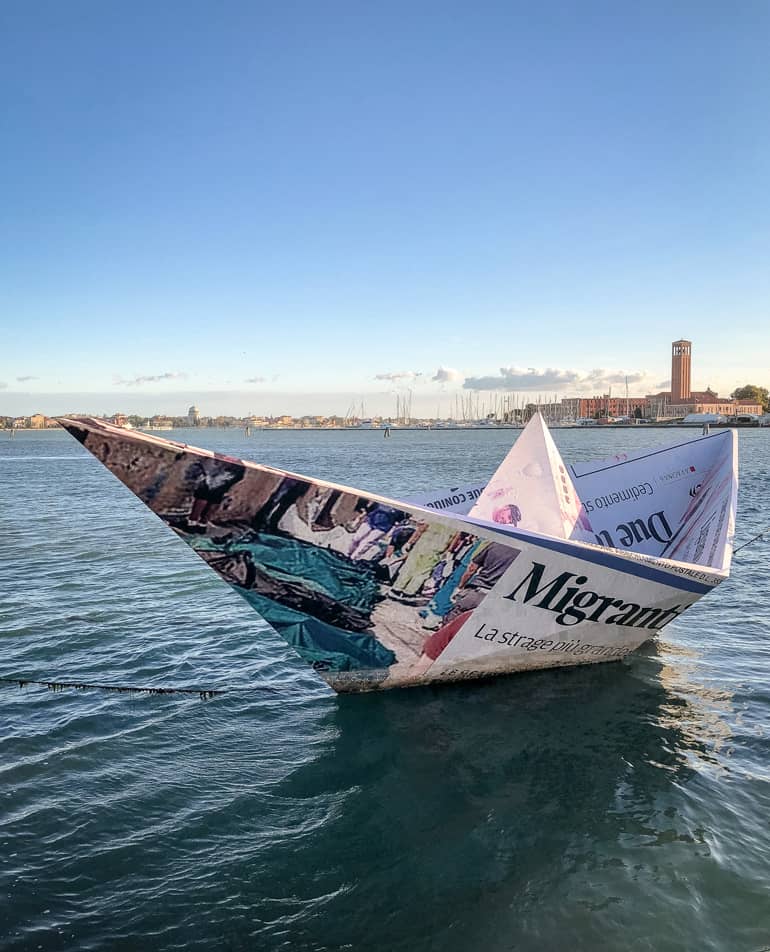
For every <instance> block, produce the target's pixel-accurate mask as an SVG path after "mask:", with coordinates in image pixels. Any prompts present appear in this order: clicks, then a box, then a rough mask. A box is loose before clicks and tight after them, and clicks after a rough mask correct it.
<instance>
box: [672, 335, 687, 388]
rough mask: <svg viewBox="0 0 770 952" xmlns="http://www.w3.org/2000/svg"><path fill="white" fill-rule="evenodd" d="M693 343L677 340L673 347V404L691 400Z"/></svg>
mask: <svg viewBox="0 0 770 952" xmlns="http://www.w3.org/2000/svg"><path fill="white" fill-rule="evenodd" d="M691 353H692V341H689V340H675V341H674V343H673V344H672V345H671V402H672V403H673V404H677V403H687V401H688V400H689V399H690V356H691Z"/></svg>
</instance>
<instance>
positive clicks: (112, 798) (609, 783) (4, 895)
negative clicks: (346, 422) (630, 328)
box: [0, 428, 770, 952]
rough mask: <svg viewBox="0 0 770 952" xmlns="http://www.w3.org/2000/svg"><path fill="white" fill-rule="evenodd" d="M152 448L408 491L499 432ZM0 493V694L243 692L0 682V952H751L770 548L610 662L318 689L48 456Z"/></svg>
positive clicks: (758, 480) (752, 509)
mask: <svg viewBox="0 0 770 952" xmlns="http://www.w3.org/2000/svg"><path fill="white" fill-rule="evenodd" d="M170 435H173V436H174V437H175V438H176V439H182V440H188V441H189V442H191V443H197V444H202V445H205V446H208V447H210V448H212V449H216V450H222V451H225V452H228V453H231V454H233V455H236V456H246V457H250V458H253V459H258V460H260V461H263V462H267V463H270V464H273V465H277V466H281V467H284V468H287V469H290V470H294V471H296V472H300V473H308V474H311V475H318V476H324V477H327V478H332V479H335V480H338V481H341V482H344V483H347V484H351V485H354V486H359V487H361V488H368V489H372V490H377V491H382V492H386V493H393V494H396V495H398V494H399V493H401V494H406V493H408V492H414V491H419V490H421V489H432V488H435V487H440V486H442V485H448V484H451V483H452V482H453V481H454V480H455V479H461V478H479V479H481V478H484V477H485V476H487V475H489V474H490V472H491V471H492V470H493V469H494V467H495V465H496V463H497V462H498V461H499V459H500V458H501V456H502V455H503V454H504V452H505V450H506V449H507V447H508V445H509V444H510V442H511V439H512V435H513V434H512V433H511V432H510V431H490V432H483V431H468V432H441V431H428V432H394V434H393V436H392V438H391V439H390V440H383V438H382V434H381V433H377V432H317V433H312V432H306V433H294V432H266V431H262V432H256V433H254V434H253V435H252V436H251V437H250V438H246V437H245V436H244V434H243V433H242V432H241V431H237V432H236V431H217V430H201V431H197V432H195V433H194V434H192V433H190V432H189V431H183V433H182V434H180V432H179V431H177V432H176V433H174V434H170ZM554 435H555V438H556V440H557V443H559V444H560V446H561V448H562V452H563V453H564V455H565V457H566V458H567V459H573V460H574V459H586V458H592V457H596V456H605V455H609V454H610V453H614V452H618V451H620V450H621V449H627V448H629V447H632V448H633V447H637V446H647V445H652V444H654V443H659V442H665V441H667V440H671V439H673V437H672V435H671V434H668V433H667V432H666V431H662V430H644V429H641V428H640V429H639V430H632V431H629V430H620V431H612V432H610V431H605V430H602V431H598V432H597V431H594V430H588V431H585V430H581V431H569V430H564V431H556V432H555V434H554ZM678 435H679V436H681V433H680V434H678ZM740 439H741V480H742V482H741V492H740V501H739V507H740V508H739V522H738V528H739V531H738V542H740V541H742V540H745V539H748V538H749V537H751V536H752V535H754V534H755V533H756V532H758V531H759V530H760V529H761V528H763V526H764V525H766V524H768V523H770V507H768V505H767V500H768V494H767V490H768V486H770V473H769V472H768V470H769V468H770V467H769V464H768V460H769V459H770V432H768V431H764V432H761V431H756V430H746V431H742V432H741V437H740ZM0 490H1V491H2V495H1V497H0V498H2V502H0V585H1V589H0V675H2V676H19V677H29V678H41V679H47V678H54V677H55V678H58V679H63V680H66V679H68V678H69V679H76V678H77V679H79V680H83V679H87V680H92V681H99V682H111V683H135V684H137V683H138V684H156V685H193V686H200V687H229V688H233V689H234V691H233V693H231V694H228V695H227V696H225V697H221V698H217V699H215V700H212V701H206V702H204V701H199V700H197V699H196V698H192V699H191V698H185V697H181V698H180V697H176V696H175V697H154V696H143V695H138V696H123V695H113V694H105V693H101V692H95V691H92V692H87V693H79V692H73V691H69V692H64V693H60V694H53V693H49V692H47V691H45V690H43V689H36V688H27V689H25V690H23V691H20V690H19V689H18V688H15V687H6V688H0V948H2V949H3V950H6V949H9V950H27V949H31V950H32V949H42V950H49V949H50V950H57V949H108V950H112V949H117V950H120V949H126V950H128V949H137V948H144V949H163V950H166V949H168V950H171V949H184V950H195V949H214V948H216V949H230V950H241V949H244V950H247V949H248V950H252V949H260V950H261V949H269V950H273V949H286V950H327V949H328V950H331V949H352V950H359V949H362V950H380V949H381V950H410V952H420V950H427V949H440V950H442V952H443V950H447V952H454V950H457V952H468V950H476V949H479V950H487V952H503V950H517V952H518V950H522V952H529V950H551V949H562V948H571V949H573V950H604V949H608V950H615V949H640V950H642V949H643V950H648V949H649V950H654V952H666V950H682V949H694V950H695V949H697V950H724V952H743V950H745V952H755V950H759V949H763V948H766V947H768V946H770V820H769V818H770V783H769V781H770V739H769V738H770V730H769V727H770V687H769V686H768V662H769V661H770V628H769V627H768V616H769V615H770V594H768V589H769V586H768V582H767V577H768V571H767V566H768V561H769V558H770V546H769V545H768V544H767V543H757V544H755V545H753V546H750V547H749V548H747V549H746V550H745V551H744V552H743V553H740V554H739V555H738V556H737V558H736V561H735V563H734V570H733V576H732V578H731V579H730V580H729V581H728V582H726V583H724V584H723V585H722V586H721V587H720V588H719V589H718V590H717V591H716V592H714V593H712V594H711V595H710V596H708V597H707V598H705V599H703V600H702V601H701V602H699V603H698V604H697V605H696V606H695V607H693V608H692V609H691V610H690V611H688V612H687V614H686V615H685V616H684V617H683V618H682V619H680V620H679V621H678V622H677V623H675V624H672V625H670V626H669V627H668V628H666V629H665V631H664V632H663V634H662V636H661V637H660V638H659V639H658V641H657V643H655V644H653V645H652V646H649V647H647V648H645V649H644V650H643V651H642V652H640V653H637V654H636V655H633V656H632V657H631V658H629V659H628V660H626V661H624V662H623V663H620V664H606V665H597V666H592V667H588V668H582V669H581V668H575V669H571V670H563V671H553V672H540V673H536V674H529V675H518V676H514V677H510V678H505V679H498V680H494V681H490V682H486V683H483V684H478V683H474V684H470V685H453V686H444V687H436V688H421V689H412V690H408V691H393V692H387V693H383V694H371V695H363V696H348V697H336V696H334V695H333V694H331V692H329V691H328V690H327V689H326V688H325V686H324V685H323V684H321V682H320V681H317V680H316V679H315V676H314V675H313V674H312V672H311V671H310V670H309V669H308V668H306V667H305V666H304V664H303V663H302V662H300V661H299V660H298V659H296V658H295V656H294V655H293V653H292V652H291V651H290V650H289V649H288V648H287V647H286V646H285V645H284V644H283V642H282V641H281V640H280V639H279V638H278V637H277V636H276V635H274V634H272V633H271V632H270V631H269V630H265V629H264V627H263V626H261V625H260V623H259V621H258V620H257V619H256V616H255V615H254V614H253V612H252V611H251V610H250V609H249V608H248V606H247V605H246V604H245V603H244V602H242V601H241V599H239V598H238V596H237V595H236V594H235V593H233V592H231V591H230V590H229V589H228V588H227V587H226V586H225V585H224V584H222V583H221V582H220V581H219V580H218V579H217V578H216V576H215V575H214V574H213V573H212V572H211V571H210V570H208V569H207V568H206V567H205V566H204V565H203V564H202V563H201V562H200V561H199V560H198V559H197V558H196V556H195V555H194V553H192V552H191V551H190V550H189V549H188V547H187V546H186V545H184V543H182V542H181V541H178V540H176V539H175V538H174V537H173V536H172V535H171V534H170V533H169V532H168V530H166V529H165V528H164V527H163V526H162V525H161V523H160V522H159V521H158V520H157V519H156V518H155V517H154V516H153V515H152V514H151V513H150V512H149V511H147V510H146V509H144V507H143V506H142V505H141V503H139V502H138V501H137V500H136V499H135V498H134V497H133V496H131V495H130V493H129V492H128V490H126V489H125V488H124V487H123V486H121V485H120V484H119V483H118V482H117V481H116V480H115V479H114V477H113V476H112V475H111V474H110V473H108V472H107V471H106V470H105V469H104V468H103V467H101V465H100V464H99V463H97V462H96V460H94V459H93V458H92V457H90V456H89V455H88V454H87V453H86V452H85V451H84V450H83V449H82V448H81V447H80V446H79V445H78V444H76V443H75V441H74V440H72V439H71V438H70V437H68V436H67V435H66V434H65V433H63V432H39V433H38V432H22V433H19V434H18V435H17V437H16V438H15V439H13V440H10V439H8V436H7V434H2V433H0ZM254 688H257V690H254Z"/></svg>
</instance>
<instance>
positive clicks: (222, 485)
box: [188, 460, 518, 669]
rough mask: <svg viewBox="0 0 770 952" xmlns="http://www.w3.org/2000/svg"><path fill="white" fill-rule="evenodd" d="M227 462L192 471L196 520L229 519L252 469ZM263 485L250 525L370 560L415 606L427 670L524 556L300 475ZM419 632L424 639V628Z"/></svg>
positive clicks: (395, 596) (388, 589)
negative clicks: (231, 499) (232, 495)
mask: <svg viewBox="0 0 770 952" xmlns="http://www.w3.org/2000/svg"><path fill="white" fill-rule="evenodd" d="M223 462H224V461H222V460H211V461H209V460H206V461H205V463H204V464H201V463H199V462H196V464H193V466H192V467H191V468H190V470H189V471H188V478H190V480H191V482H192V483H194V484H195V491H194V493H193V499H192V511H191V512H190V516H189V521H190V523H197V522H199V521H200V522H204V521H210V520H211V521H213V522H215V523H219V524H220V525H222V523H226V522H227V521H228V519H227V516H228V510H229V509H230V508H231V505H232V503H228V501H227V500H226V499H225V496H226V494H227V493H228V491H232V488H233V486H234V485H235V484H236V483H237V482H239V481H240V480H241V479H242V478H243V476H244V473H243V470H239V469H238V468H236V467H231V466H227V465H224V466H223V465H222V464H223ZM206 464H208V465H206ZM199 469H200V470H201V472H199V471H198V470H199ZM246 479H247V481H248V475H247V476H246ZM259 482H260V487H259V488H260V489H261V491H262V500H261V502H262V505H260V506H259V507H258V509H257V511H256V512H254V511H252V512H251V514H250V519H249V522H250V525H249V527H248V529H249V530H251V531H256V532H267V533H270V534H277V535H285V536H288V537H290V538H294V539H297V540H299V541H304V542H308V543H311V544H313V545H318V546H321V547H322V548H327V549H331V550H333V551H336V552H337V553H339V554H340V555H343V556H346V557H347V558H348V559H350V560H351V561H352V562H354V563H361V562H363V563H366V564H367V565H369V566H370V567H371V568H372V569H373V570H374V571H375V573H376V576H377V578H378V580H379V581H380V583H381V584H382V586H383V594H384V595H385V596H386V597H387V598H389V599H392V600H393V601H395V602H399V603H401V604H404V605H408V606H411V607H413V608H414V613H415V624H416V625H419V626H420V627H421V628H422V631H423V635H424V639H425V640H424V643H423V645H422V654H421V657H420V661H419V662H418V666H419V667H420V668H421V669H427V667H429V666H430V664H432V663H433V661H435V660H436V658H437V657H438V655H439V654H440V653H441V651H443V649H444V648H445V647H446V646H447V645H448V644H449V641H451V639H452V637H454V635H455V634H456V633H457V632H458V631H459V630H460V628H461V627H462V624H464V622H465V620H467V618H468V616H469V614H470V612H471V611H473V610H474V609H475V608H477V607H478V606H479V605H480V604H481V602H482V601H483V599H484V597H485V596H486V594H487V592H489V591H490V589H492V588H493V587H494V585H495V584H496V583H497V581H498V580H499V579H500V578H501V577H502V575H503V573H504V572H505V571H506V569H507V568H508V566H509V565H510V564H511V563H512V562H513V560H514V559H515V558H516V556H517V555H518V551H517V550H516V549H514V548H512V547H511V546H509V545H505V544H502V543H498V542H490V541H487V540H483V539H479V538H478V537H477V536H476V535H474V534H472V533H469V532H464V531H462V530H458V529H457V528H456V527H453V526H451V525H446V524H445V523H443V522H435V521H432V520H431V521H430V522H427V521H426V522H423V521H420V520H419V518H417V517H415V516H414V515H412V514H410V513H406V512H403V511H402V510H399V509H396V508H394V507H392V506H389V505H386V504H385V503H381V502H378V501H373V500H370V499H367V498H366V497H362V496H358V495H356V494H354V493H347V492H344V491H343V490H340V489H336V488H331V487H328V486H323V485H320V484H318V483H314V482H310V481H306V480H303V479H300V478H298V477H294V476H282V475H279V474H270V475H269V476H268V474H264V475H262V478H261V479H260V480H259ZM253 489H256V487H252V490H253ZM250 495H251V493H250ZM251 498H252V501H253V499H254V496H253V495H252V496H251ZM514 515H518V513H516V514H514ZM511 521H514V522H515V520H514V519H513V518H512V519H511ZM241 527H242V528H246V527H245V526H243V523H241ZM306 610H307V609H306ZM415 635H416V636H417V637H416V639H415V640H416V642H417V643H418V644H419V640H420V637H421V636H420V634H419V629H416V630H415ZM418 650H419V649H418Z"/></svg>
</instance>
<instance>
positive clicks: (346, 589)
mask: <svg viewBox="0 0 770 952" xmlns="http://www.w3.org/2000/svg"><path fill="white" fill-rule="evenodd" d="M60 422H61V423H62V425H63V426H64V427H65V428H66V429H67V430H69V432H70V433H71V434H72V435H73V436H75V437H76V438H77V439H78V440H79V441H80V442H81V443H82V444H83V445H84V446H85V447H86V449H88V450H89V451H90V452H91V453H93V455H94V456H96V458H97V459H99V460H100V461H101V462H102V463H103V464H104V465H105V466H106V467H107V468H108V469H110V470H111V471H112V472H113V473H114V475H115V476H116V477H117V478H118V479H119V480H120V481H121V482H123V483H124V484H125V485H126V486H127V487H128V488H129V489H130V490H131V491H132V492H133V493H135V494H136V495H137V496H138V497H139V498H140V499H141V500H142V501H143V502H144V503H145V504H146V505H147V506H148V507H149V508H150V509H151V510H152V511H153V512H154V513H155V514H156V515H157V516H158V517H159V518H160V519H161V520H163V522H164V523H165V524H166V525H167V526H168V527H169V528H170V529H172V531H174V532H175V533H176V534H177V536H179V538H180V539H182V540H183V541H184V542H185V543H187V544H188V545H189V546H190V547H191V548H192V549H193V550H194V551H195V552H196V553H197V555H198V556H200V557H201V558H202V559H203V560H204V561H205V562H206V563H207V564H208V565H209V566H210V567H211V568H212V569H213V570H214V571H216V572H217V573H218V574H219V576H220V577H221V578H222V579H223V580H224V581H225V582H227V583H228V584H229V585H231V586H232V587H233V588H234V589H235V591H237V592H238V594H239V595H241V596H242V597H243V598H244V599H245V600H246V601H247V602H248V603H249V604H250V605H251V607H252V608H253V609H254V610H255V611H257V612H258V614H259V615H260V616H261V617H262V618H263V619H264V620H265V621H267V622H268V623H269V625H270V626H271V627H272V628H274V629H275V630H276V631H277V632H278V633H279V634H280V635H282V637H283V638H284V639H285V640H286V641H287V642H288V643H289V644H290V645H291V646H292V647H293V648H294V649H295V650H296V652H297V653H298V654H299V655H300V657H302V658H303V659H304V660H305V661H306V662H307V663H309V664H310V665H311V666H312V667H313V668H314V670H315V671H316V672H317V673H318V674H319V676H320V677H322V678H323V679H324V680H325V681H326V682H327V684H329V685H330V687H332V688H333V689H334V690H335V691H338V692H352V691H366V690H377V689H385V688H391V687H404V686H409V685H416V684H423V683H427V682H435V681H456V680H465V679H469V678H478V677H487V676H490V675H496V674H507V673H513V672H518V671H526V670H533V669H539V668H551V667H563V666H569V665H576V664H588V663H598V662H603V661H614V660H620V659H621V658H623V657H625V655H627V654H628V653H629V652H631V651H633V650H635V649H636V648H638V647H639V646H640V645H641V644H642V643H644V642H645V641H647V640H648V639H649V638H651V637H654V635H655V634H656V633H657V632H658V631H659V630H661V628H663V627H664V626H665V624H667V623H668V622H670V621H672V620H673V619H675V618H677V617H678V616H679V615H680V614H681V613H682V612H683V611H684V610H685V609H686V608H687V607H689V605H691V604H692V603H693V602H695V601H696V600H697V599H698V598H700V597H701V596H702V595H704V594H706V593H707V592H708V591H710V589H711V588H713V587H714V585H715V584H717V582H719V581H720V580H721V577H720V576H719V575H718V574H716V573H714V572H713V571H710V570H706V569H704V570H703V571H700V570H699V569H698V568H697V567H685V566H682V565H679V564H676V563H667V562H666V561H665V560H662V559H658V558H653V557H649V556H643V555H638V554H635V553H632V552H620V551H618V550H608V549H602V548H600V547H599V546H593V545H587V544H584V543H579V542H572V541H569V540H562V539H555V538H551V537H546V536H539V535H537V534H535V533H528V532H521V531H516V530H515V529H513V528H511V527H505V528H503V527H496V526H494V525H490V524H487V525H480V524H478V523H477V522H474V521H473V520H471V519H469V518H468V517H465V516H460V515H457V514H452V513H444V514H442V513H440V512H436V511H434V510H431V509H429V508H425V507H423V506H417V505H410V504H408V503H405V502H402V501H399V500H393V499H388V498H386V497H382V496H376V495H372V494H367V493H362V492H360V491H358V490H355V489H351V488H349V487H344V486H339V485H336V484H332V483H328V482H324V481H321V480H314V479H310V478H308V477H304V476H298V475H296V474H293V473H288V472H284V471H282V470H277V469H273V468H270V467H265V466H260V465H257V464H255V463H251V462H248V461H243V460H238V459H234V458H231V457H227V456H222V455H218V454H215V453H212V452H209V451H207V450H202V449H198V448H195V447H191V446H187V445H185V444H180V443H175V442H173V441H169V440H165V439H162V438H160V437H155V436H151V435H148V434H144V433H140V432H138V431H134V432H130V431H128V432H127V431H125V430H122V429H120V428H117V427H114V426H111V425H110V424H106V423H103V422H101V421H95V420H91V419H66V420H62V421H60ZM263 632H264V629H261V628H260V629H256V630H255V637H256V638H259V637H264V634H263Z"/></svg>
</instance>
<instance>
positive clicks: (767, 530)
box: [733, 526, 770, 555]
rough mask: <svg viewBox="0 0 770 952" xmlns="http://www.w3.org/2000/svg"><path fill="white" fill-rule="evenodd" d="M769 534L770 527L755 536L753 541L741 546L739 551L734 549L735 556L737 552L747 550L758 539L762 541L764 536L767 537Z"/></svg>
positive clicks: (750, 540)
mask: <svg viewBox="0 0 770 952" xmlns="http://www.w3.org/2000/svg"><path fill="white" fill-rule="evenodd" d="M768 532H770V526H766V527H765V528H764V529H763V530H762V531H761V532H760V533H759V534H758V535H755V536H754V538H753V539H749V541H748V542H744V543H743V545H739V546H738V548H737V549H733V555H735V553H736V552H740V551H741V549H745V548H746V546H747V545H751V543H752V542H756V541H757V539H761V538H762V536H764V535H767V533H768Z"/></svg>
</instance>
